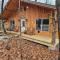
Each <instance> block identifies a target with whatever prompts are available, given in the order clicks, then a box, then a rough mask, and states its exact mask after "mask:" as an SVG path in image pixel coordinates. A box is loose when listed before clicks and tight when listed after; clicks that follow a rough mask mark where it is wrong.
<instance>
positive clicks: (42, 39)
mask: <svg viewBox="0 0 60 60" xmlns="http://www.w3.org/2000/svg"><path fill="white" fill-rule="evenodd" d="M22 38H24V39H27V40H30V41H33V42H36V43H40V44H43V45H46V46H50V47H52V46H53V45H52V43H51V41H52V39H51V38H49V37H47V36H39V35H26V34H22Z"/></svg>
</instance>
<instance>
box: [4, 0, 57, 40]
mask: <svg viewBox="0 0 60 60" xmlns="http://www.w3.org/2000/svg"><path fill="white" fill-rule="evenodd" d="M4 16H5V17H6V22H5V27H6V30H8V31H14V32H19V31H20V30H21V33H23V34H26V35H37V36H38V35H39V36H43V38H44V36H45V37H49V38H51V39H52V36H53V35H54V33H56V39H57V38H58V21H57V18H56V17H57V11H56V7H55V6H54V5H49V4H45V3H39V2H34V1H29V0H22V1H20V4H19V1H18V0H10V1H9V2H8V3H7V5H6V7H5V9H4ZM20 27H21V29H20Z"/></svg>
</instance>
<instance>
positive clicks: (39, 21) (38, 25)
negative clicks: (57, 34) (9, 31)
mask: <svg viewBox="0 0 60 60" xmlns="http://www.w3.org/2000/svg"><path fill="white" fill-rule="evenodd" d="M36 29H37V30H41V19H38V20H36Z"/></svg>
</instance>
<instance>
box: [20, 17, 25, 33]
mask: <svg viewBox="0 0 60 60" xmlns="http://www.w3.org/2000/svg"><path fill="white" fill-rule="evenodd" d="M25 31H26V19H24V18H23V19H21V32H25Z"/></svg>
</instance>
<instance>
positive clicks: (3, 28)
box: [1, 0, 6, 34]
mask: <svg viewBox="0 0 60 60" xmlns="http://www.w3.org/2000/svg"><path fill="white" fill-rule="evenodd" d="M3 6H4V0H2V6H1V15H2V30H3V32H4V33H5V34H6V30H5V27H4V17H3Z"/></svg>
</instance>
